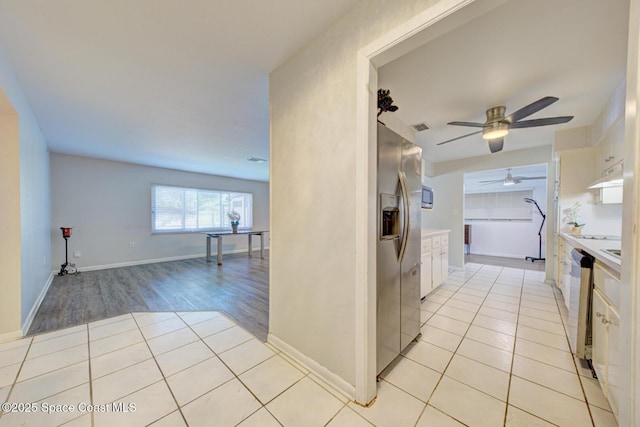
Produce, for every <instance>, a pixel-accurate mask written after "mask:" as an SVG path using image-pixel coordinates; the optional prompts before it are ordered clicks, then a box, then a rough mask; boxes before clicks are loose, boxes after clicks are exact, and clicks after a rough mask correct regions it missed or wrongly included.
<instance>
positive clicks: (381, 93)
mask: <svg viewBox="0 0 640 427" xmlns="http://www.w3.org/2000/svg"><path fill="white" fill-rule="evenodd" d="M390 92H391V91H389V90H385V89H378V116H377V117H380V114H382V113H384V112H385V111H390V112H392V113H393V112H394V111H398V107H397V106H395V105H393V98H391V96H389V93H390Z"/></svg>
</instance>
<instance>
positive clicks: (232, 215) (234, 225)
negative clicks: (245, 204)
mask: <svg viewBox="0 0 640 427" xmlns="http://www.w3.org/2000/svg"><path fill="white" fill-rule="evenodd" d="M227 216H228V217H229V219H230V220H231V230H232V231H233V232H234V233H237V232H238V225H239V224H240V214H239V213H238V212H236V211H231V212H229V213H228V214H227Z"/></svg>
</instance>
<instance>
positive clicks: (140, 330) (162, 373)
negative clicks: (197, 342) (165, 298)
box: [125, 312, 215, 426]
mask: <svg viewBox="0 0 640 427" xmlns="http://www.w3.org/2000/svg"><path fill="white" fill-rule="evenodd" d="M172 313H173V314H175V315H176V317H177V318H178V319H180V321H181V322H183V323H184V324H185V325H187V323H186V322H185V321H184V320H182V317H180V316H179V315H178V314H177V313H176V312H172ZM131 316H132V317H133V321H134V322H135V323H136V325H137V326H138V331H139V332H140V335H142V339H143V340H144V343H145V344H146V346H147V349H148V350H149V353H151V358H152V359H153V362H154V363H155V364H156V367H157V368H158V371H160V375H162V381H163V382H164V384H165V386H166V387H167V389H168V390H169V393H171V397H172V398H173V401H174V402H175V403H176V407H177V408H178V412H179V413H180V416H181V417H182V420H183V421H184V423H185V425H187V426H188V425H189V423H188V422H187V418H186V417H185V416H184V413H183V412H182V407H181V406H180V404H179V403H178V400H177V399H176V396H175V394H174V393H173V390H171V387H170V386H169V383H168V382H167V377H166V376H165V375H164V372H163V371H162V368H160V364H159V363H158V361H157V360H156V356H155V354H153V351H152V350H151V347H149V343H148V342H147V337H145V336H144V334H143V333H142V329H140V324H139V323H138V320H137V319H136V317H135V316H133V314H132V315H131ZM158 323H159V322H158ZM188 326H189V325H187V327H188ZM181 329H182V328H181ZM196 335H197V334H196ZM198 337H199V336H198ZM154 338H155V337H154ZM214 354H215V353H214ZM153 384H157V383H153ZM153 384H149V385H147V386H145V387H143V388H141V389H140V390H144V389H145V388H147V387H149V386H150V385H153ZM140 390H136V391H134V392H132V393H129V394H128V395H127V396H129V395H131V394H133V393H136V392H137V391H140ZM125 397H126V396H125ZM172 412H173V411H171V412H169V413H167V414H164V415H163V416H162V417H160V418H158V419H156V420H153V421H151V423H150V424H153V423H154V422H156V421H158V420H160V419H162V418H164V417H166V416H167V415H169V414H171V413H172Z"/></svg>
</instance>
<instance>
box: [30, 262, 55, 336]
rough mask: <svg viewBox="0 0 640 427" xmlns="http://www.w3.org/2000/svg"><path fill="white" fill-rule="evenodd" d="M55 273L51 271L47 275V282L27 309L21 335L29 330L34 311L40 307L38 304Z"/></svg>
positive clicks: (34, 314) (45, 293) (40, 302)
mask: <svg viewBox="0 0 640 427" xmlns="http://www.w3.org/2000/svg"><path fill="white" fill-rule="evenodd" d="M55 274H56V273H55V272H52V273H51V274H50V275H49V278H48V279H47V283H45V284H44V286H43V288H42V290H41V291H40V294H39V295H38V298H37V299H36V301H35V302H34V303H33V306H32V307H31V310H30V311H29V315H28V316H27V318H26V319H25V321H24V324H23V325H22V336H27V333H28V332H29V328H31V323H32V322H33V319H34V318H35V317H36V313H37V312H38V309H39V308H40V304H42V300H43V299H44V297H45V295H47V291H48V290H49V286H51V283H52V282H53V276H54V275H55Z"/></svg>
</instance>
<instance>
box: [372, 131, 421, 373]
mask: <svg viewBox="0 0 640 427" xmlns="http://www.w3.org/2000/svg"><path fill="white" fill-rule="evenodd" d="M421 177H422V149H421V148H420V147H418V146H416V145H414V144H412V143H410V142H409V141H407V140H405V139H404V138H402V137H401V136H399V135H398V134H396V133H395V132H393V131H391V130H390V129H388V128H387V127H385V126H384V125H382V124H378V236H377V237H378V239H377V251H376V257H377V366H376V367H377V373H378V374H379V373H380V372H382V370H383V369H384V368H386V367H387V366H388V365H389V364H390V363H391V362H392V361H393V359H395V358H396V356H398V355H399V354H400V352H401V351H402V350H404V349H405V347H407V345H409V344H410V343H411V341H412V340H414V339H415V338H416V337H417V336H418V335H419V334H420V234H421V233H420V226H421V224H420V223H421V219H420V215H421V214H420V203H421V195H422V185H421V184H422V179H421Z"/></svg>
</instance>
